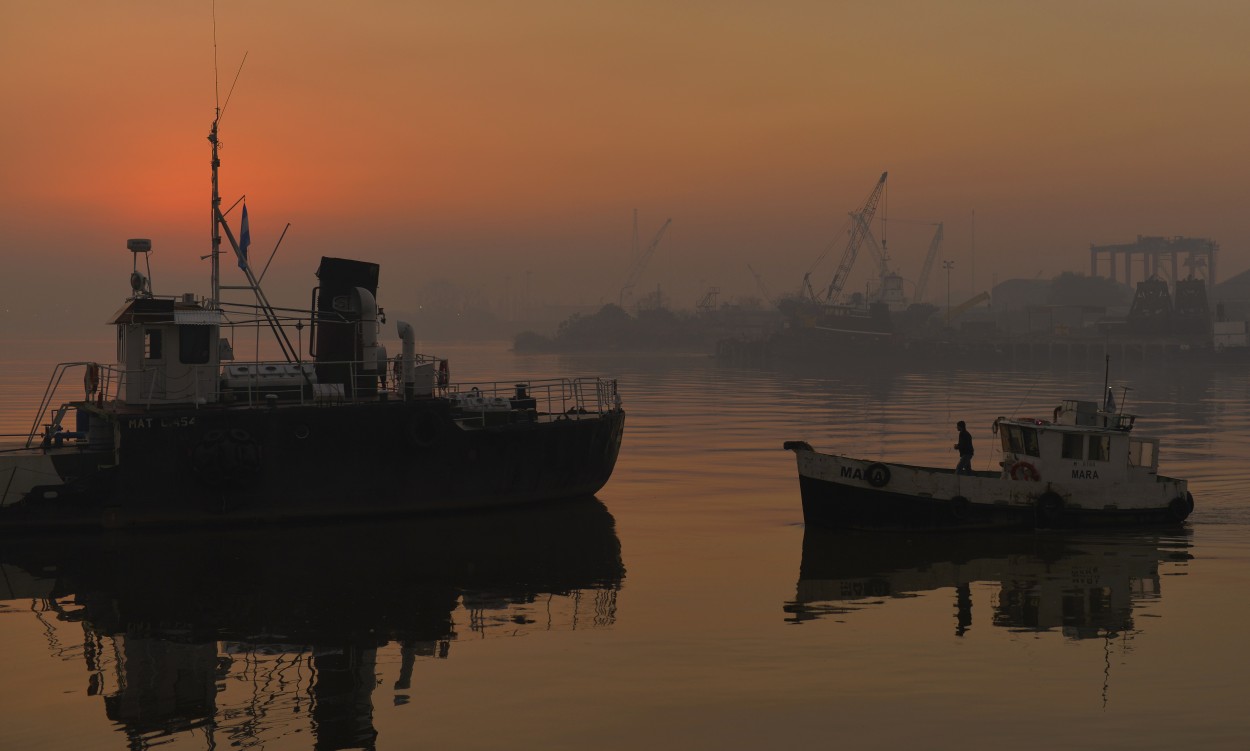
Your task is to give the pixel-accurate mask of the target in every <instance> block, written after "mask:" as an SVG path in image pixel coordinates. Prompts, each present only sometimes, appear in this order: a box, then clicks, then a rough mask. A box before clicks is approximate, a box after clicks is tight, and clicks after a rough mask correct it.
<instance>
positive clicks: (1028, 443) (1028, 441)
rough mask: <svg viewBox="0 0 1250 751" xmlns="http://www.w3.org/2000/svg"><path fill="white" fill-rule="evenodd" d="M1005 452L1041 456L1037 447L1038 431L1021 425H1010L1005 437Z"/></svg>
mask: <svg viewBox="0 0 1250 751" xmlns="http://www.w3.org/2000/svg"><path fill="white" fill-rule="evenodd" d="M1003 451H1007V452H1010V453H1012V454H1026V455H1028V456H1041V452H1040V451H1039V450H1038V446H1037V430H1036V429H1035V428H1024V427H1021V426H1019V425H1008V426H1007V429H1006V431H1005V434H1004V437H1003Z"/></svg>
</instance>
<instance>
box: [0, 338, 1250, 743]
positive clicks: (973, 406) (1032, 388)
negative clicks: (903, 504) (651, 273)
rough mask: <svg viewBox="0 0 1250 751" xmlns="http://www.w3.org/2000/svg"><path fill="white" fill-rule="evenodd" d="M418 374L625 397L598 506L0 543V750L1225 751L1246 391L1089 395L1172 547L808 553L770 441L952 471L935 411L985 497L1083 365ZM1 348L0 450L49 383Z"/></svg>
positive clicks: (477, 369) (507, 365) (941, 546)
mask: <svg viewBox="0 0 1250 751" xmlns="http://www.w3.org/2000/svg"><path fill="white" fill-rule="evenodd" d="M106 345H107V343H106ZM426 349H429V350H432V351H435V352H436V353H440V354H444V353H445V354H450V356H451V357H452V358H453V368H454V372H455V374H456V377H457V378H465V379H470V378H475V377H479V376H480V377H482V378H493V377H495V376H497V375H501V374H518V375H523V376H527V377H541V376H547V375H554V374H570V375H573V374H593V373H598V372H608V373H612V374H614V375H617V376H619V378H620V380H621V391H622V393H623V395H624V399H625V407H626V409H627V411H628V412H629V422H628V424H627V427H626V439H625V446H624V449H623V451H622V454H621V460H620V463H619V464H618V467H617V472H616V474H615V476H614V477H613V479H612V481H611V483H609V485H608V486H607V487H606V488H605V489H604V490H603V491H602V492H601V493H600V495H599V498H598V500H597V501H588V502H581V503H564V504H553V505H546V506H542V507H538V508H533V509H525V510H515V511H508V512H505V513H492V514H481V515H474V516H467V517H439V518H435V519H412V520H407V521H403V522H399V523H395V522H390V523H387V524H381V525H379V524H336V525H330V526H310V527H300V526H295V527H289V528H267V529H263V530H259V531H256V530H253V531H237V532H213V533H211V534H191V533H178V534H174V533H165V534H145V535H135V534H112V535H90V536H84V537H77V538H70V539H64V538H62V539H24V540H16V541H14V540H7V541H4V542H3V547H2V548H0V563H2V564H3V566H2V567H0V665H2V666H3V673H2V674H0V675H2V677H0V748H3V749H21V748H38V749H84V748H90V749H130V748H147V747H155V746H158V745H159V746H162V747H164V748H174V749H182V748H186V749H209V748H236V747H237V748H265V749H309V748H318V749H347V748H379V749H407V748H426V747H428V748H456V749H499V748H542V749H549V748H555V749H565V748H567V749H582V748H598V749H638V748H662V749H670V748H671V749H679V748H680V749H686V748H696V749H728V748H732V749H755V748H775V747H795V746H806V745H810V746H812V747H821V748H825V747H831V746H837V747H841V748H856V749H862V748H869V749H872V748H880V749H902V748H914V749H945V748H952V749H954V748H958V749H967V748H1009V749H1052V748H1056V747H1064V746H1066V747H1070V748H1099V749H1135V750H1136V749H1175V748H1178V747H1187V748H1203V749H1244V748H1246V747H1248V746H1247V744H1248V743H1250V741H1248V739H1250V715H1248V713H1247V712H1246V706H1247V699H1246V697H1247V691H1246V688H1245V680H1246V676H1247V674H1248V673H1250V657H1247V652H1246V650H1245V648H1244V641H1245V636H1244V632H1245V628H1246V624H1247V623H1250V602H1248V601H1250V598H1247V597H1246V592H1247V590H1248V589H1250V473H1248V472H1247V462H1248V461H1250V376H1248V375H1247V374H1246V373H1245V372H1243V371H1240V370H1220V369H1215V368H1199V369H1195V368H1170V369H1169V368H1154V369H1147V370H1143V369H1140V368H1138V369H1136V370H1135V371H1134V372H1131V373H1113V378H1112V380H1113V382H1117V383H1122V384H1127V385H1130V386H1132V387H1133V388H1134V390H1132V391H1130V392H1128V400H1129V403H1128V411H1130V412H1138V413H1139V414H1141V415H1142V417H1141V418H1140V419H1139V421H1138V428H1137V429H1138V430H1139V431H1142V432H1144V433H1149V434H1152V435H1160V436H1161V437H1162V438H1163V440H1164V442H1163V450H1162V463H1161V471H1163V472H1165V473H1167V474H1171V475H1174V476H1180V477H1186V478H1188V479H1189V480H1190V481H1191V489H1192V491H1193V493H1194V497H1195V499H1196V501H1197V504H1198V506H1197V511H1196V512H1195V513H1194V515H1193V516H1192V517H1191V518H1190V521H1189V523H1188V524H1187V525H1186V526H1185V527H1184V528H1183V529H1181V530H1173V531H1169V532H1166V533H1153V534H1147V533H1124V534H1106V533H1101V534H1097V535H1076V534H1054V533H1045V534H1023V535H973V536H962V535H946V536H936V537H935V536H924V535H919V536H912V537H905V536H873V535H839V534H829V533H822V532H820V531H819V530H813V529H804V527H803V525H802V523H801V522H802V517H801V512H800V509H799V497H798V487H797V481H796V479H795V476H794V461H793V457H792V455H791V454H789V453H788V452H784V451H782V450H781V448H780V447H781V444H782V442H783V441H785V440H790V439H804V440H807V441H809V442H811V443H812V444H813V445H815V446H817V447H820V448H825V449H832V450H836V451H840V452H846V453H851V454H856V455H864V456H869V457H876V458H889V459H893V460H898V461H907V462H914V463H936V464H943V465H953V463H954V460H955V458H956V457H955V456H954V452H953V451H952V450H951V449H950V446H951V444H953V443H954V438H955V436H954V427H953V425H954V422H955V421H956V420H959V419H963V420H966V421H967V422H968V424H969V425H970V426H971V428H972V432H973V436H974V439H976V441H977V446H978V454H977V459H976V464H977V467H978V469H983V468H987V467H990V466H994V464H995V463H996V462H997V456H996V455H995V452H994V451H993V445H992V442H991V440H990V438H991V437H990V434H989V426H990V424H991V422H992V421H993V419H994V418H995V417H996V416H999V415H1012V414H1015V415H1027V414H1032V413H1036V414H1038V415H1040V416H1046V415H1048V414H1049V412H1050V410H1051V408H1052V407H1053V406H1054V405H1055V404H1057V401H1058V400H1059V399H1060V398H1064V397H1068V398H1094V397H1095V396H1096V395H1097V394H1098V392H1099V391H1100V389H1101V386H1102V379H1103V375H1102V372H1101V370H1099V371H1098V372H1083V371H1046V372H1042V373H1037V372H998V373H948V372H942V373H937V374H905V373H894V374H889V373H871V372H844V373H840V374H839V373H824V372H811V373H802V374H795V373H780V372H776V373H768V372H759V371H744V370H727V369H721V368H717V367H716V366H715V365H714V364H712V363H711V362H709V361H708V360H707V359H705V358H702V357H674V358H631V357H617V358H594V357H583V358H556V357H514V356H512V355H511V354H508V353H506V352H504V351H503V347H502V345H500V346H481V347H446V348H439V347H435V346H430V347H426ZM7 351H8V352H9V356H8V357H7V358H6V369H7V373H8V375H7V376H6V379H5V381H4V382H3V383H0V426H2V427H0V432H13V431H14V430H15V429H25V428H26V427H27V426H28V421H29V413H28V404H29V402H30V401H32V400H37V398H38V396H39V395H40V394H41V393H42V389H43V385H44V381H45V379H46V377H47V373H48V372H49V370H50V365H51V363H52V362H54V361H56V360H57V359H78V356H77V354H75V355H74V356H73V357H71V356H68V355H67V356H58V355H57V354H49V353H47V352H44V351H39V350H33V349H29V348H28V349H27V350H23V349H22V348H21V347H15V346H13V345H12V344H11V343H10V345H9V347H8V350H7ZM96 356H97V357H104V356H105V355H104V354H103V353H98V354H96ZM505 377H511V375H506V376H505ZM32 394H33V396H32Z"/></svg>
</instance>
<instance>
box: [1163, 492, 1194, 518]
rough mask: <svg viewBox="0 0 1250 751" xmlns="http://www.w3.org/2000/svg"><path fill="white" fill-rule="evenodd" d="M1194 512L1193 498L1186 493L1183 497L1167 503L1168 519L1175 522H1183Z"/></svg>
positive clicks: (1177, 497)
mask: <svg viewBox="0 0 1250 751" xmlns="http://www.w3.org/2000/svg"><path fill="white" fill-rule="evenodd" d="M1193 511H1194V496H1193V494H1192V493H1190V492H1188V491H1186V492H1185V495H1183V496H1180V495H1178V496H1176V497H1175V498H1173V499H1172V501H1171V502H1170V503H1168V518H1169V519H1171V520H1172V521H1175V522H1183V521H1185V519H1187V518H1189V515H1190V514H1192V513H1193Z"/></svg>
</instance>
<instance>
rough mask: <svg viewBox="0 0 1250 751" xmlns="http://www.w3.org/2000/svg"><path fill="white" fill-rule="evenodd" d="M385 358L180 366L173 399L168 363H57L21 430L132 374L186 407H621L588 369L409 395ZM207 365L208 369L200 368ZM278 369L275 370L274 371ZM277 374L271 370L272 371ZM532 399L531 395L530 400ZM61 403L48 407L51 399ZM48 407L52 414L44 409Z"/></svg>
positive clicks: (117, 392) (155, 399)
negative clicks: (431, 402) (426, 403)
mask: <svg viewBox="0 0 1250 751" xmlns="http://www.w3.org/2000/svg"><path fill="white" fill-rule="evenodd" d="M393 362H394V361H388V367H387V368H385V369H384V370H379V369H378V368H376V367H375V368H372V369H369V370H366V369H364V368H363V367H362V364H361V363H360V362H336V363H312V362H305V363H300V364H291V363H284V362H237V361H231V362H229V363H226V364H224V365H220V366H217V365H196V366H185V369H184V370H183V371H182V374H181V375H180V377H179V378H178V379H177V384H178V385H179V394H180V395H179V396H178V397H175V398H170V397H169V396H168V394H169V386H170V384H169V383H168V381H167V372H168V371H167V369H165V368H158V367H144V368H138V369H131V370H123V369H121V368H119V367H117V366H116V365H106V364H102V363H96V362H87V361H84V362H64V363H59V364H57V365H56V367H55V368H54V369H53V371H52V376H51V378H49V380H48V384H47V386H46V387H45V389H44V393H43V398H42V399H41V400H40V403H39V409H38V411H37V413H36V415H35V419H34V422H33V423H32V424H31V428H30V431H29V433H27V434H26V436H25V437H26V446H27V448H30V447H31V446H33V445H34V444H35V443H36V441H37V440H42V439H43V438H44V437H50V436H52V435H53V434H54V433H56V432H57V431H59V430H61V429H62V424H61V423H62V420H63V419H64V418H65V415H66V413H67V412H68V411H69V409H71V405H72V404H84V403H85V404H86V405H89V406H88V408H89V409H90V408H94V409H98V410H101V411H104V412H116V411H118V409H119V407H120V406H121V404H122V400H121V396H122V395H123V393H124V392H125V391H126V390H127V384H130V383H133V382H135V381H132V379H137V382H138V383H140V384H143V386H141V387H140V389H139V391H140V399H139V402H138V403H137V404H132V405H131V406H137V407H143V408H147V409H151V408H152V407H154V406H163V405H169V406H175V405H176V406H183V407H185V406H191V407H195V408H198V407H200V406H203V405H206V404H209V403H219V404H227V405H240V406H244V405H246V406H257V405H262V404H270V403H275V404H292V403H295V404H324V405H332V404H344V403H360V402H376V401H383V400H402V399H405V398H422V397H432V396H438V397H444V398H449V399H451V400H452V404H453V406H455V407H458V408H459V409H460V410H461V411H462V412H466V413H475V412H480V413H486V412H490V411H499V410H503V409H512V408H515V407H527V406H530V405H532V409H533V410H534V411H535V412H536V413H539V414H548V415H564V416H568V417H574V416H581V415H591V414H601V413H603V412H607V411H610V410H613V409H618V408H620V406H621V401H620V395H619V393H618V391H617V383H616V381H615V380H613V379H606V378H600V377H596V376H586V377H578V378H547V379H538V380H529V381H516V380H510V381H481V382H457V383H444V384H439V383H438V382H437V380H436V381H435V383H434V385H433V386H432V388H431V389H430V390H429V393H426V394H420V395H415V396H414V395H413V394H411V393H408V392H409V391H410V389H409V388H408V386H407V385H406V384H405V383H403V382H402V381H400V380H398V378H397V376H398V371H399V369H398V368H394V367H392V365H393ZM439 362H440V361H439V359H438V358H434V357H429V356H425V355H421V356H418V358H417V363H418V364H432V365H433V367H434V368H435V369H437V368H438V363H439ZM321 365H328V366H332V367H337V368H339V369H340V370H341V371H343V372H345V373H346V375H347V377H346V379H345V380H346V383H321V382H320V381H319V380H318V378H317V375H316V367H317V366H321ZM205 368H211V369H212V371H213V373H212V375H211V376H209V375H208V374H206V373H205V372H204V369H205ZM275 368H277V369H278V370H275ZM75 373H81V374H82V375H81V376H80V378H81V379H82V384H83V386H82V388H83V396H82V397H73V398H69V399H65V398H64V397H63V396H62V397H60V398H59V399H58V394H61V393H62V390H63V389H66V388H71V386H70V385H69V384H72V383H74V382H75V381H76V379H75V378H74V377H73V374H75ZM275 373H276V374H277V375H272V374H275ZM205 383H211V384H213V387H212V392H211V393H202V389H201V384H205ZM531 400H532V401H531ZM58 403H59V404H60V406H59V407H57V408H56V409H53V404H58ZM50 412H51V416H49V413H50Z"/></svg>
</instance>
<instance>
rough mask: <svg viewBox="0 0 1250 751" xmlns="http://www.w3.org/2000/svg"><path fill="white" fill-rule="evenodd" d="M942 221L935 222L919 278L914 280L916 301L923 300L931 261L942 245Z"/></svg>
mask: <svg viewBox="0 0 1250 751" xmlns="http://www.w3.org/2000/svg"><path fill="white" fill-rule="evenodd" d="M942 234H943V227H942V222H938V223H937V229H936V230H934V232H933V239H932V240H931V241H929V254H928V255H926V256H925V257H924V267H923V268H922V269H921V270H920V280H919V281H917V282H916V302H924V293H925V288H926V287H927V286H928V285H929V272H930V271H932V270H933V261H934V259H936V258H937V254H938V249H939V248H941V247H942Z"/></svg>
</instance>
